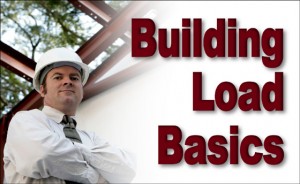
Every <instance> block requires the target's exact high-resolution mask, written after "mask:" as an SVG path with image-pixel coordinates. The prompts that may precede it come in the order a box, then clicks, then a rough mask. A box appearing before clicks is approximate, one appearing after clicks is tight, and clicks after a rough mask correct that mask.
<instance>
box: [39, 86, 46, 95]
mask: <svg viewBox="0 0 300 184" xmlns="http://www.w3.org/2000/svg"><path fill="white" fill-rule="evenodd" d="M45 94H46V88H45V86H44V85H40V95H41V96H42V97H45Z"/></svg>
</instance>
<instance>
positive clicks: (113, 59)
mask: <svg viewBox="0 0 300 184" xmlns="http://www.w3.org/2000/svg"><path fill="white" fill-rule="evenodd" d="M129 51H130V47H129V46H128V45H126V44H124V45H122V46H121V47H120V48H119V49H118V50H117V51H116V52H115V53H113V54H112V55H111V56H110V57H109V58H108V59H107V60H106V61H104V63H102V64H101V65H100V66H98V67H97V68H96V69H95V70H94V71H93V72H91V74H90V76H89V80H88V82H87V84H86V86H88V85H93V83H94V82H95V81H96V80H97V79H99V78H100V77H102V76H103V75H104V74H106V73H107V72H108V71H109V70H110V69H111V68H112V67H113V66H115V65H116V64H117V63H119V62H120V61H121V60H122V58H124V57H125V56H126V54H128V53H129Z"/></svg>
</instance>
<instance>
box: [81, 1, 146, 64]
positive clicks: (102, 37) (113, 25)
mask: <svg viewBox="0 0 300 184" xmlns="http://www.w3.org/2000/svg"><path fill="white" fill-rule="evenodd" d="M146 5H147V3H146V2H137V1H134V2H131V3H130V4H129V5H128V6H127V7H126V8H125V9H124V10H123V11H121V12H119V13H118V14H117V15H116V17H115V18H113V19H112V20H111V21H110V22H109V24H108V25H107V26H106V27H105V28H104V29H101V30H100V31H99V32H98V33H96V34H95V35H94V36H93V37H92V38H91V39H90V40H88V41H87V42H86V43H84V44H83V45H82V46H81V47H80V48H79V49H78V50H77V53H78V54H79V55H80V56H81V58H82V60H83V61H84V62H85V63H86V64H89V63H90V62H91V61H92V60H94V59H95V58H96V57H97V56H98V55H99V54H100V53H101V52H103V51H104V50H106V49H107V48H108V46H110V45H111V44H112V43H113V42H114V41H115V40H116V39H117V38H119V37H121V36H122V35H123V34H124V33H125V32H126V31H127V30H129V26H130V23H129V22H131V18H132V17H135V16H137V14H141V12H143V11H145V8H147V7H146Z"/></svg>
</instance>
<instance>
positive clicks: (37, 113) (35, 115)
mask: <svg viewBox="0 0 300 184" xmlns="http://www.w3.org/2000/svg"><path fill="white" fill-rule="evenodd" d="M45 117H46V115H45V114H44V113H43V112H42V111H41V110H39V109H32V110H26V111H19V112H17V113H16V114H15V115H14V116H13V118H12V122H13V121H18V120H28V119H41V118H45Z"/></svg>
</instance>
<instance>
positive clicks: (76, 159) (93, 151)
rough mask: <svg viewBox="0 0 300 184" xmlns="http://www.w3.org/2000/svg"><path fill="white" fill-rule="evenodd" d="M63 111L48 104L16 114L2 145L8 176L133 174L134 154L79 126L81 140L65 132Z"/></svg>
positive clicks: (22, 179)
mask: <svg viewBox="0 0 300 184" xmlns="http://www.w3.org/2000/svg"><path fill="white" fill-rule="evenodd" d="M63 115H64V114H63V113H62V112H60V111H58V110H56V109H53V108H51V107H48V106H45V107H44V108H43V110H42V111H40V110H38V109H35V110H30V111H21V112H18V113H17V114H16V115H15V116H14V117H13V119H12V120H11V122H10V125H9V128H8V133H7V141H6V144H5V148H4V171H5V182H8V183H65V181H64V180H69V181H75V182H79V183H99V182H106V181H107V182H111V183H128V182H130V181H131V180H132V179H133V177H134V176H135V169H134V162H133V159H132V156H131V155H129V154H128V153H127V152H125V151H123V150H121V149H119V148H116V147H113V146H112V145H110V144H109V143H108V142H106V141H105V140H103V139H101V138H100V137H98V136H97V135H95V134H94V133H90V132H86V131H82V130H78V129H76V130H77V131H78V133H79V135H80V138H81V140H82V144H81V143H76V142H74V143H73V142H72V141H71V140H70V139H68V138H66V137H65V134H64V132H63V127H64V126H63V124H61V123H60V122H61V120H62V118H63ZM73 118H74V117H73ZM74 119H75V118H74Z"/></svg>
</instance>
